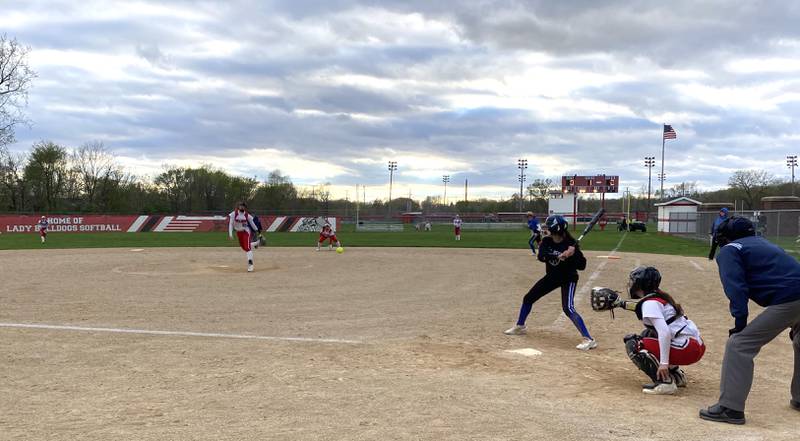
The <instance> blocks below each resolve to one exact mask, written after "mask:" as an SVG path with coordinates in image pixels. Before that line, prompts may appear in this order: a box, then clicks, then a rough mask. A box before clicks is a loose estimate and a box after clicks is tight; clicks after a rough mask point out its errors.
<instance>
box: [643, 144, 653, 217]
mask: <svg viewBox="0 0 800 441" xmlns="http://www.w3.org/2000/svg"><path fill="white" fill-rule="evenodd" d="M644 166H645V167H647V220H648V221H650V192H651V187H652V182H653V167H655V166H656V157H655V156H645V158H644Z"/></svg>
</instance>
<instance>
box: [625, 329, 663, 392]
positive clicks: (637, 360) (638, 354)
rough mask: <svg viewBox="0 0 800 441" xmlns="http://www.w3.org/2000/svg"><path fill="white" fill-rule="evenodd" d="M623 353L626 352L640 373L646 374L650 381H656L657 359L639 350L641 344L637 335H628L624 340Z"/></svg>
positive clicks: (645, 351)
mask: <svg viewBox="0 0 800 441" xmlns="http://www.w3.org/2000/svg"><path fill="white" fill-rule="evenodd" d="M624 341H625V351H626V352H628V357H630V359H631V361H632V362H633V364H635V365H636V367H638V368H639V370H641V371H642V372H644V373H645V374H647V376H648V377H650V379H651V380H653V381H654V382H655V381H658V377H656V372H657V371H658V359H656V357H655V356H654V355H653V354H651V353H650V352H648V351H647V350H645V349H641V343H640V339H639V336H638V335H635V334H629V335H626V336H625V338H624Z"/></svg>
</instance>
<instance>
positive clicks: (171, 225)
mask: <svg viewBox="0 0 800 441" xmlns="http://www.w3.org/2000/svg"><path fill="white" fill-rule="evenodd" d="M40 218H41V216H36V215H28V216H17V215H0V233H36V232H38V229H37V226H36V225H37V224H38V223H39V219H40ZM46 218H47V221H48V222H49V224H50V225H49V227H48V229H47V230H48V231H50V232H55V233H99V232H107V233H123V232H127V233H141V232H154V233H165V232H172V233H174V232H183V233H192V232H211V231H220V232H222V231H228V216H218V215H217V216H192V215H177V216H161V215H142V216H125V215H120V216H117V215H96V214H90V215H49V216H46ZM259 219H260V220H261V225H262V226H263V228H264V230H266V231H267V232H270V233H272V232H291V233H294V232H315V231H319V230H320V229H322V225H324V224H325V222H328V223H330V224H331V226H332V227H333V229H334V230H335V229H336V226H337V223H338V222H337V218H335V217H328V218H323V217H305V216H259Z"/></svg>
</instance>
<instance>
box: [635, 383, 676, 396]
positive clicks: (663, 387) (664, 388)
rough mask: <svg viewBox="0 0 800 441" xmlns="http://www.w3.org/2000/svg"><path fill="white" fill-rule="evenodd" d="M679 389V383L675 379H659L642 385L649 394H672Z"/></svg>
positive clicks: (644, 391)
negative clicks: (668, 380)
mask: <svg viewBox="0 0 800 441" xmlns="http://www.w3.org/2000/svg"><path fill="white" fill-rule="evenodd" d="M677 391H678V385H677V384H675V382H674V381H670V382H669V383H665V382H663V381H657V382H655V383H650V384H645V385H643V386H642V392H643V393H646V394H648V395H672V394H674V393H675V392H677Z"/></svg>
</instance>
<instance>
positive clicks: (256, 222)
mask: <svg viewBox="0 0 800 441" xmlns="http://www.w3.org/2000/svg"><path fill="white" fill-rule="evenodd" d="M253 223H254V224H256V228H258V232H259V233H260V232H262V231H264V228H263V227H262V226H261V219H259V218H258V216H253ZM254 233H255V231H254Z"/></svg>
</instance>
